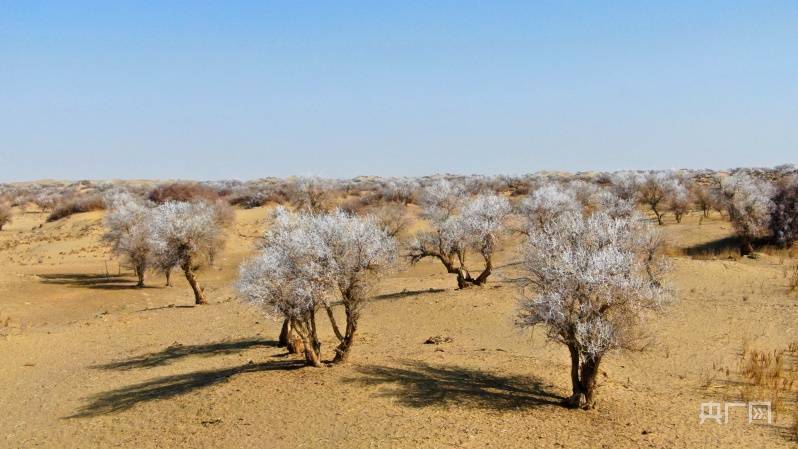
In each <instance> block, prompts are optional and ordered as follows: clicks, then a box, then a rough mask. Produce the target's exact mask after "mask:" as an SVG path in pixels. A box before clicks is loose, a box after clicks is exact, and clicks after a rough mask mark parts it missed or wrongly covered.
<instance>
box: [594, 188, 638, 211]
mask: <svg viewBox="0 0 798 449" xmlns="http://www.w3.org/2000/svg"><path fill="white" fill-rule="evenodd" d="M589 201H590V202H589V207H588V209H587V211H588V212H597V211H603V212H604V213H606V214H607V215H609V216H610V217H612V218H629V217H631V216H633V215H634V214H635V205H634V203H633V202H632V201H630V200H625V199H623V198H621V197H619V196H618V195H615V194H614V193H612V192H611V191H609V190H607V189H599V190H598V191H597V192H596V193H594V194H593V195H592V196H591V197H590V199H589Z"/></svg>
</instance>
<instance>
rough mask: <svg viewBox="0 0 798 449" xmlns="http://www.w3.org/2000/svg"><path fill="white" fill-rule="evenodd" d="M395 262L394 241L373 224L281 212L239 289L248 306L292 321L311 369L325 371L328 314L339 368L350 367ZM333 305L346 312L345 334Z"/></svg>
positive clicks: (245, 266) (243, 271)
mask: <svg viewBox="0 0 798 449" xmlns="http://www.w3.org/2000/svg"><path fill="white" fill-rule="evenodd" d="M395 257H396V248H395V244H394V242H393V239H391V238H390V237H388V236H387V235H386V234H385V233H384V232H382V231H381V230H380V229H379V228H378V227H377V225H376V224H375V223H374V222H373V221H372V220H371V219H368V218H366V219H364V218H360V217H355V216H351V215H348V214H346V213H344V212H342V211H336V212H334V213H332V214H322V215H320V214H308V213H288V212H286V211H285V210H284V209H282V208H279V209H278V210H277V211H276V213H275V223H274V225H273V226H272V228H271V229H270V230H269V231H268V232H267V234H266V238H265V240H264V244H263V246H262V248H261V252H260V254H259V255H258V256H256V257H254V258H253V259H251V260H249V261H247V262H245V263H244V264H243V265H242V267H241V273H240V277H239V281H238V283H237V288H238V290H239V292H240V293H241V295H242V296H243V297H244V298H245V299H246V300H247V301H248V302H250V303H253V304H256V305H258V306H260V307H262V308H263V309H264V310H265V312H266V313H267V314H268V315H270V316H272V317H273V318H276V319H283V320H285V323H284V326H283V327H284V329H287V332H289V333H295V334H297V335H298V336H299V338H300V340H301V342H302V344H301V346H302V349H303V350H304V353H305V360H306V362H307V363H308V364H309V365H312V366H321V359H320V357H321V344H320V343H319V339H318V333H317V326H316V313H317V312H318V311H319V310H320V309H324V310H326V312H327V315H328V317H329V319H330V323H331V325H332V327H333V331H334V333H335V335H336V337H337V338H338V340H339V344H338V346H337V348H336V349H335V353H336V355H335V358H334V360H333V362H343V361H345V360H346V359H347V357H348V355H349V353H350V350H351V347H352V344H353V342H354V338H355V334H356V331H357V326H358V320H359V318H360V313H361V311H362V308H363V306H364V304H365V300H366V297H367V295H368V292H369V291H370V289H371V287H372V285H373V283H374V281H375V280H376V279H378V277H379V275H380V274H381V273H382V272H384V271H385V270H386V269H388V268H390V266H391V265H392V264H393V262H394V260H395ZM334 299H338V300H340V302H341V305H342V306H343V308H344V313H345V316H346V328H345V329H344V330H343V331H342V330H341V328H339V327H338V324H337V322H336V320H335V316H334V313H333V305H332V304H333V300H334ZM288 340H289V341H290V340H292V339H291V338H290V337H288ZM294 346H295V347H296V346H298V345H295V344H294ZM295 349H296V348H295Z"/></svg>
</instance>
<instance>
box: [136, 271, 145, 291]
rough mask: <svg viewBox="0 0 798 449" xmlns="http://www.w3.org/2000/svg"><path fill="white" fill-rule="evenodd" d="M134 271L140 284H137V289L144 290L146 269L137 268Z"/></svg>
mask: <svg viewBox="0 0 798 449" xmlns="http://www.w3.org/2000/svg"><path fill="white" fill-rule="evenodd" d="M134 271H135V272H136V278H138V283H137V284H136V287H138V288H143V287H144V269H143V268H141V267H136V268H135V270H134Z"/></svg>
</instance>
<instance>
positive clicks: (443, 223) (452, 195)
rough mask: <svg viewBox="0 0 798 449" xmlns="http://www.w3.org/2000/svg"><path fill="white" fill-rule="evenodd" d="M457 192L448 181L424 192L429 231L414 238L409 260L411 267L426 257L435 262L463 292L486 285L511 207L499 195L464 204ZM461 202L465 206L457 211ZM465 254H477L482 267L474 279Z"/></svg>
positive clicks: (410, 247)
mask: <svg viewBox="0 0 798 449" xmlns="http://www.w3.org/2000/svg"><path fill="white" fill-rule="evenodd" d="M460 192H461V190H460V189H458V188H456V187H454V186H452V185H451V184H450V183H449V182H448V181H439V182H437V183H436V184H433V185H432V186H430V187H429V188H427V189H426V190H425V192H424V196H423V202H424V215H425V216H426V217H427V218H428V219H429V220H430V223H431V225H432V226H431V227H432V230H430V231H422V232H419V233H418V234H416V236H415V238H414V239H413V241H412V242H411V243H410V245H409V252H408V257H409V259H410V262H411V263H416V262H418V261H420V260H422V259H424V258H427V257H431V258H434V259H438V260H439V261H440V262H441V263H442V264H443V266H444V268H446V271H447V273H451V274H455V275H457V286H458V288H465V287H469V286H472V285H483V284H485V283H486V282H487V280H488V277H489V276H490V274H491V271H492V267H493V264H492V258H493V254H494V252H495V250H496V247H497V244H498V241H499V238H500V236H501V234H502V233H503V232H504V231H505V229H506V219H507V217H508V216H509V214H510V204H509V202H508V201H507V199H506V198H504V197H500V196H498V195H479V196H477V197H476V198H474V199H472V200H470V201H465V200H464V198H463V197H462V196H461V193H460ZM463 202H465V205H464V206H463V207H462V210H461V211H459V209H460V205H461V204H462V203H463ZM458 211H459V212H460V213H459V214H458ZM468 250H475V251H477V252H478V253H479V254H480V255H481V256H482V259H483V261H484V263H485V266H484V269H483V270H482V272H480V274H479V275H477V276H476V277H473V276H472V275H471V272H470V271H469V269H468V267H467V265H466V259H467V258H466V255H467V251H468Z"/></svg>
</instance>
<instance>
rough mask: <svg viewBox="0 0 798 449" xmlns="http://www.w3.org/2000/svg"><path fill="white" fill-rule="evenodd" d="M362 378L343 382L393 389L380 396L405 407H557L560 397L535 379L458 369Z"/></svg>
mask: <svg viewBox="0 0 798 449" xmlns="http://www.w3.org/2000/svg"><path fill="white" fill-rule="evenodd" d="M358 371H359V372H360V373H361V374H363V375H364V376H365V377H357V378H352V379H346V382H351V383H357V384H361V385H368V386H375V385H393V386H394V387H395V388H392V389H389V390H385V391H384V392H382V393H380V396H388V397H396V398H398V399H399V402H400V403H401V404H403V405H406V406H409V407H429V406H444V407H447V406H450V405H457V406H466V407H472V408H480V409H493V410H510V409H518V408H525V407H538V406H544V405H557V406H559V405H561V402H562V399H563V398H562V397H560V396H557V395H556V394H554V393H552V392H550V391H549V388H550V386H546V385H544V384H543V383H541V381H540V380H539V379H537V378H534V377H527V376H500V375H496V374H491V373H488V372H485V371H480V370H474V369H471V368H464V367H459V366H433V365H430V364H427V363H423V362H411V363H407V364H405V367H402V368H396V367H387V366H366V367H361V368H359V369H358Z"/></svg>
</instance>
